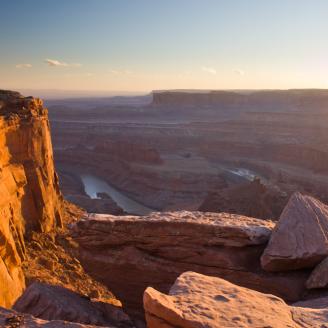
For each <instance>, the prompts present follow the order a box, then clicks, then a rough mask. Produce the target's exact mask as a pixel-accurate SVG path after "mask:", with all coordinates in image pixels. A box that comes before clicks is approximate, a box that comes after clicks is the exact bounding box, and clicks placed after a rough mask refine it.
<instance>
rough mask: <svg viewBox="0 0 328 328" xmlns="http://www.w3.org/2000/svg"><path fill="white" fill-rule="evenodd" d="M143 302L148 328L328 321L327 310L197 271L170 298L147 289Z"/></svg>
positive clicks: (277, 326) (280, 327)
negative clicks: (288, 301) (289, 301)
mask: <svg viewBox="0 0 328 328" xmlns="http://www.w3.org/2000/svg"><path fill="white" fill-rule="evenodd" d="M143 301H144V308H145V313H146V320H147V326H148V328H174V327H180V328H208V327H211V328H232V327H236V328H237V327H238V328H240V327H245V328H246V327H259V328H260V327H261V328H265V327H271V328H287V327H289V328H297V327H299V328H300V327H317V328H319V327H327V326H326V322H327V320H328V311H327V310H326V309H310V308H305V307H300V306H298V307H289V306H288V305H287V304H286V303H285V302H284V301H283V300H282V299H280V298H278V297H276V296H273V295H270V294H262V293H259V292H256V291H253V290H250V289H247V288H243V287H240V286H237V285H234V284H231V283H229V282H228V281H226V280H223V279H220V278H216V277H209V276H204V275H201V274H198V273H194V272H185V273H183V274H182V275H181V276H180V277H179V278H178V279H177V280H176V282H175V283H174V285H173V286H172V288H171V290H170V293H169V295H165V294H162V293H160V292H158V291H157V290H155V289H153V288H152V287H149V288H147V289H146V291H145V293H144V298H143ZM294 313H295V315H294Z"/></svg>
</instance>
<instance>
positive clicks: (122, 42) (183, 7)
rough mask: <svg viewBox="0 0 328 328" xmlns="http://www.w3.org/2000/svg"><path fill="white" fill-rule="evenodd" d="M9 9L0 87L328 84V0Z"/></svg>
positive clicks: (13, 4)
mask: <svg viewBox="0 0 328 328" xmlns="http://www.w3.org/2000/svg"><path fill="white" fill-rule="evenodd" d="M0 5H1V12H2V15H1V20H0V45H1V46H0V59H1V61H0V88H9V89H22V88H27V89H63V90H109V91H115V90H125V91H149V90H152V89H171V88H197V89H240V88H246V89H252V88H305V87H309V88H314V87H318V88H327V87H328V60H327V58H328V42H327V36H328V20H327V14H328V1H326V0H271V1H270V0H225V1H221V0H188V1H187V0H165V1H162V0H115V1H114V0H56V1H50V0H42V1H41V0H0Z"/></svg>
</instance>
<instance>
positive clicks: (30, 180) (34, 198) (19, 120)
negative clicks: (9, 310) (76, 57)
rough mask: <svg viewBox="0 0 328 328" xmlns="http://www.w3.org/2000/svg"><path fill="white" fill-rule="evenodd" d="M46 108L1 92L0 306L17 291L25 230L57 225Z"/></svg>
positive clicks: (56, 194)
mask: <svg viewBox="0 0 328 328" xmlns="http://www.w3.org/2000/svg"><path fill="white" fill-rule="evenodd" d="M61 204H62V197H61V194H60V191H59V187H58V178H57V175H56V172H55V170H54V164H53V154H52V145H51V138H50V130H49V121H48V114H47V110H46V109H45V108H44V107H43V105H42V102H41V100H39V99H34V98H32V97H28V98H24V97H23V96H21V95H20V94H19V93H16V92H11V91H1V90H0V215H1V216H0V306H4V307H9V306H11V305H12V303H13V302H14V301H15V300H16V298H17V297H18V296H19V295H20V294H21V293H22V291H23V289H24V287H25V282H24V276H23V272H22V270H21V262H22V261H23V259H24V254H25V246H24V238H23V237H24V234H25V233H26V232H28V231H31V230H39V231H45V232H48V231H51V230H53V229H54V228H55V227H56V226H61V225H62V214H61V206H62V205H61Z"/></svg>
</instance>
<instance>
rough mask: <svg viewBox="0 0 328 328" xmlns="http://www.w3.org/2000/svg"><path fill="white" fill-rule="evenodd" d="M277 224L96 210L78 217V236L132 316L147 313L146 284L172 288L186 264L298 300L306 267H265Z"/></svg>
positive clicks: (91, 267)
mask: <svg viewBox="0 0 328 328" xmlns="http://www.w3.org/2000/svg"><path fill="white" fill-rule="evenodd" d="M273 227H274V224H273V223H272V222H271V221H266V220H259V219H254V218H249V217H245V216H240V215H232V214H225V213H220V214H217V213H201V212H187V211H181V212H168V213H152V214H150V215H149V216H145V217H136V216H122V217H116V216H111V215H97V214H94V215H89V216H88V217H86V218H85V219H83V220H81V221H79V222H77V223H76V224H75V226H74V227H73V238H74V239H75V241H77V242H78V244H79V259H80V261H81V264H82V265H83V267H84V268H85V269H86V270H87V272H88V273H90V274H91V275H92V276H93V277H94V278H96V279H97V280H99V281H101V282H103V283H104V284H105V285H106V286H108V287H109V289H110V290H112V291H113V292H114V294H115V295H116V296H118V298H119V299H120V300H121V301H122V302H123V305H124V308H125V309H126V311H127V313H128V314H129V315H131V316H132V317H135V316H140V314H141V313H143V310H142V303H141V301H142V294H143V292H144V290H145V288H146V287H148V286H152V287H154V288H157V289H158V290H160V291H161V292H168V291H169V288H170V287H171V285H172V284H173V282H174V281H175V279H176V278H177V277H178V276H179V275H180V274H181V273H183V272H185V271H195V272H200V273H203V274H207V275H212V276H217V277H222V278H224V279H227V280H229V281H231V282H234V283H236V284H238V285H242V286H246V287H248V288H252V289H255V290H259V291H263V292H268V293H272V294H276V295H278V296H282V297H284V298H285V299H286V300H289V301H297V300H299V299H300V296H301V294H302V292H303V290H304V284H305V280H306V279H307V273H304V272H292V273H282V274H271V273H267V272H265V271H263V270H262V269H261V266H260V257H261V254H262V252H263V250H264V248H265V245H266V243H267V241H268V239H269V237H270V234H271V231H272V229H273Z"/></svg>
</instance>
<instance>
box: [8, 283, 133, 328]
mask: <svg viewBox="0 0 328 328" xmlns="http://www.w3.org/2000/svg"><path fill="white" fill-rule="evenodd" d="M14 309H15V310H16V311H19V312H22V313H28V314H31V315H33V316H34V317H37V318H40V319H44V320H63V321H70V322H77V323H83V324H92V325H97V326H103V327H107V326H111V325H112V326H115V327H117V328H131V327H133V324H132V322H131V321H130V319H129V317H128V316H127V315H126V314H125V313H124V312H123V310H122V308H120V307H116V306H114V305H111V304H109V303H103V302H99V301H93V300H91V299H90V298H89V297H86V296H83V295H79V294H77V293H75V292H72V291H70V290H68V289H66V288H63V287H61V286H53V285H47V284H44V283H39V282H34V283H33V284H32V285H30V286H29V287H28V288H27V289H26V291H25V292H24V294H23V295H22V296H21V297H20V298H19V299H18V300H17V302H16V303H15V304H14Z"/></svg>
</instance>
